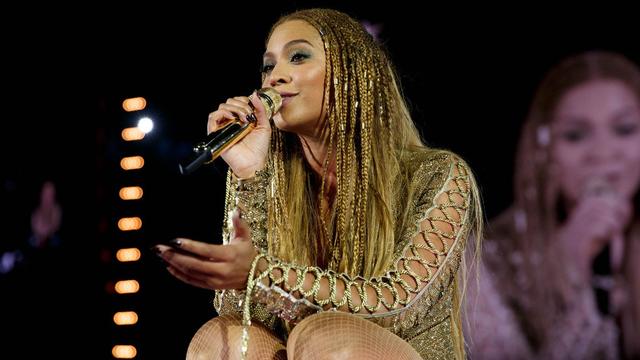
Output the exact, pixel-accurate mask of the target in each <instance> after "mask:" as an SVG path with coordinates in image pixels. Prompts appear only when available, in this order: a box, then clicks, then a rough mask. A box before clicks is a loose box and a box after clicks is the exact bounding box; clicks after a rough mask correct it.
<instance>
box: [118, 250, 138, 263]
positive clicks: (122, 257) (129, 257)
mask: <svg viewBox="0 0 640 360" xmlns="http://www.w3.org/2000/svg"><path fill="white" fill-rule="evenodd" d="M116 259H118V261H120V262H128V261H138V260H140V250H139V249H138V248H127V249H120V250H118V252H116Z"/></svg>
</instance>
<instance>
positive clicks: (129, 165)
mask: <svg viewBox="0 0 640 360" xmlns="http://www.w3.org/2000/svg"><path fill="white" fill-rule="evenodd" d="M143 166H144V158H143V157H142V156H128V157H125V158H122V160H120V167H121V168H122V169H124V170H135V169H140V168H142V167H143Z"/></svg>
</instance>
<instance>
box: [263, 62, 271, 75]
mask: <svg viewBox="0 0 640 360" xmlns="http://www.w3.org/2000/svg"><path fill="white" fill-rule="evenodd" d="M271 70H273V65H271V64H264V65H262V69H261V71H260V72H262V73H263V74H264V73H268V72H271Z"/></svg>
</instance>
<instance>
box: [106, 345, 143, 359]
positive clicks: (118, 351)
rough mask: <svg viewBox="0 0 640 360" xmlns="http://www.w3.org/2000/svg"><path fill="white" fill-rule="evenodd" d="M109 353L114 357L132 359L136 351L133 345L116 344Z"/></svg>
mask: <svg viewBox="0 0 640 360" xmlns="http://www.w3.org/2000/svg"><path fill="white" fill-rule="evenodd" d="M111 354H112V355H113V357H114V358H116V359H133V358H134V357H136V355H137V354H138V351H137V350H136V347H135V346H133V345H116V346H114V347H113V348H112V349H111Z"/></svg>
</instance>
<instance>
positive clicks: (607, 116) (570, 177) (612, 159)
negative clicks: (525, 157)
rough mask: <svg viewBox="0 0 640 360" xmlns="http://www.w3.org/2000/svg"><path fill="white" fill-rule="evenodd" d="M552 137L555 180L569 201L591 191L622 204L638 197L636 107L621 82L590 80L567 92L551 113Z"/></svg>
mask: <svg viewBox="0 0 640 360" xmlns="http://www.w3.org/2000/svg"><path fill="white" fill-rule="evenodd" d="M551 134H552V139H553V140H552V147H551V157H552V161H553V164H554V167H555V170H556V173H557V174H558V179H556V180H557V182H558V184H559V186H560V191H561V192H562V194H563V195H564V197H565V198H566V199H567V200H568V201H570V202H573V203H575V202H576V201H577V200H578V199H579V198H580V197H581V196H582V194H584V193H585V192H587V191H589V188H592V187H594V186H599V187H602V186H604V187H606V188H607V190H608V191H614V192H616V193H617V194H619V195H621V196H623V197H626V198H631V197H633V196H634V194H635V193H636V192H637V191H638V187H639V184H640V103H639V101H638V99H637V97H636V96H635V95H634V93H633V92H632V91H631V90H630V89H629V88H628V87H627V86H626V85H624V84H623V83H622V82H620V81H616V80H606V79H603V80H594V81H590V82H586V83H583V84H581V85H578V86H575V87H574V88H572V89H571V90H569V91H568V92H567V93H565V94H564V96H563V97H562V98H561V99H560V101H559V103H558V105H557V107H556V109H555V111H554V113H553V119H552V125H551ZM596 184H597V185H596Z"/></svg>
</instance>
